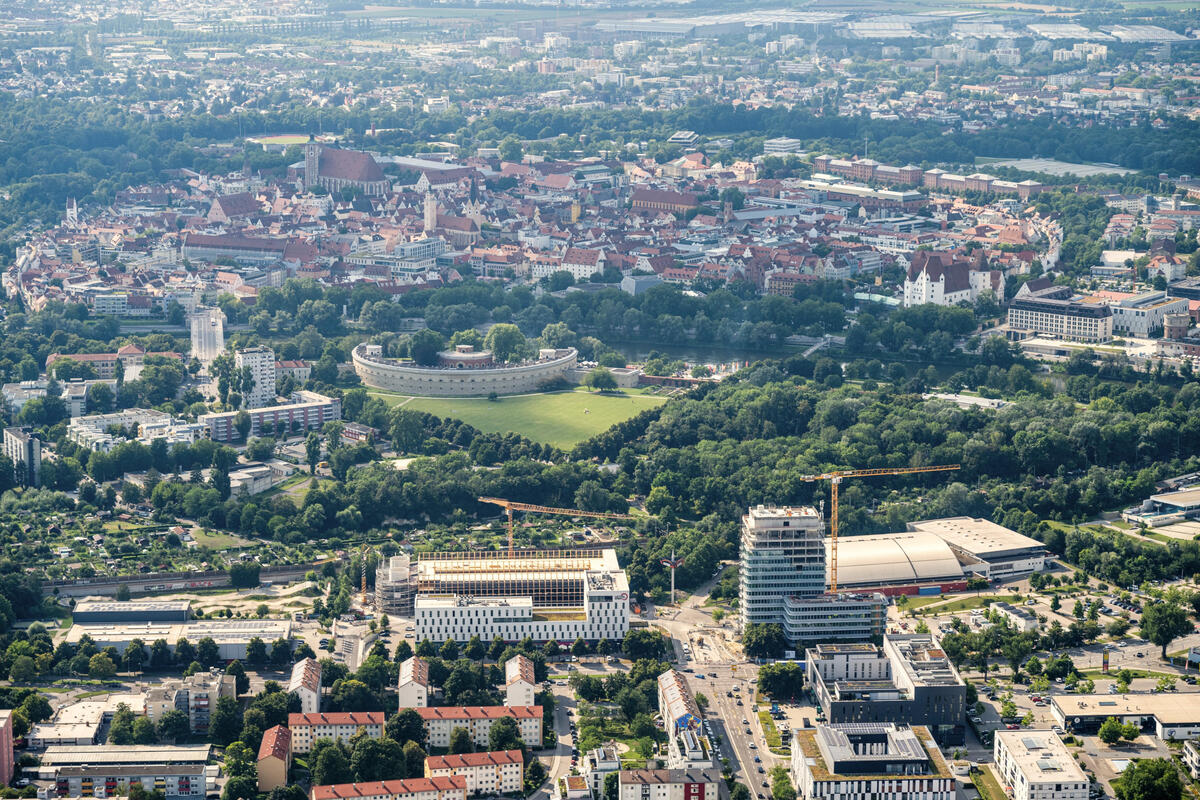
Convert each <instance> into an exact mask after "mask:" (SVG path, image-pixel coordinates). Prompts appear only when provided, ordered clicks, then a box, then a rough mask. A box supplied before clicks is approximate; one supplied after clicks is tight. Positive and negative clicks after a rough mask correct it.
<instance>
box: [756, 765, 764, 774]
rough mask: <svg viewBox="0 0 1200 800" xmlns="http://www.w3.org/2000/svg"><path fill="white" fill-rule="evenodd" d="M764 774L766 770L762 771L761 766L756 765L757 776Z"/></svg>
mask: <svg viewBox="0 0 1200 800" xmlns="http://www.w3.org/2000/svg"><path fill="white" fill-rule="evenodd" d="M764 772H766V770H764V769H763V768H762V764H759V765H758V774H759V775H762V774H763V773H764Z"/></svg>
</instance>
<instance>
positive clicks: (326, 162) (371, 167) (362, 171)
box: [317, 147, 385, 182]
mask: <svg viewBox="0 0 1200 800" xmlns="http://www.w3.org/2000/svg"><path fill="white" fill-rule="evenodd" d="M317 172H318V173H319V175H320V177H322V178H334V179H336V180H343V181H362V182H367V181H382V180H385V178H384V176H383V170H382V169H380V168H379V164H377V163H375V159H374V157H373V156H372V155H371V154H370V153H363V152H360V151H358V150H339V149H338V148H336V147H323V148H321V156H320V161H319V164H318V166H317Z"/></svg>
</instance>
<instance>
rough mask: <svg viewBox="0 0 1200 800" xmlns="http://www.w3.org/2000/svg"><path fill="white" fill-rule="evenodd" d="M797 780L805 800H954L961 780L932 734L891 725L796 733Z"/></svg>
mask: <svg viewBox="0 0 1200 800" xmlns="http://www.w3.org/2000/svg"><path fill="white" fill-rule="evenodd" d="M792 781H793V782H794V783H795V785H796V791H797V794H798V795H799V797H801V798H803V800H843V799H844V798H847V797H851V798H871V800H907V799H908V798H912V797H920V798H922V800H954V798H955V797H956V796H957V781H956V780H955V778H954V775H953V774H952V773H951V772H950V767H949V765H948V764H947V763H946V759H945V757H944V756H943V755H942V751H941V750H939V749H938V746H937V744H936V743H934V741H933V738H932V737H931V736H930V733H929V731H928V729H926V728H924V727H921V726H914V727H909V726H907V725H897V724H895V723H891V722H887V723H851V724H842V725H833V724H831V725H818V726H817V727H815V728H805V729H804V730H798V731H796V732H795V734H794V735H793V737H792ZM848 786H852V787H853V789H849V790H848V789H847V788H846V787H848Z"/></svg>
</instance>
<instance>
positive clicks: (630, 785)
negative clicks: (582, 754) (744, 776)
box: [617, 768, 725, 800]
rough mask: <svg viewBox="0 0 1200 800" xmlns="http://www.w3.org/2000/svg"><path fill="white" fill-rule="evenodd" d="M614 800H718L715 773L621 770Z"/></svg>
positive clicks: (717, 772) (718, 781) (718, 780)
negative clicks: (615, 799)
mask: <svg viewBox="0 0 1200 800" xmlns="http://www.w3.org/2000/svg"><path fill="white" fill-rule="evenodd" d="M619 776H620V777H619V778H618V780H617V789H618V793H617V800H719V798H720V796H721V787H722V786H724V783H725V782H724V780H723V779H722V778H721V772H720V770H718V769H715V768H710V769H623V770H621V772H620V773H619Z"/></svg>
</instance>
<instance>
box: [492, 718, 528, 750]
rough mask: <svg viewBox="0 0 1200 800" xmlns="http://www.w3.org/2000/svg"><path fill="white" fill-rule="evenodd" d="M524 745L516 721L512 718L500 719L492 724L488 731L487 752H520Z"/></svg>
mask: <svg viewBox="0 0 1200 800" xmlns="http://www.w3.org/2000/svg"><path fill="white" fill-rule="evenodd" d="M523 744H524V743H523V742H522V741H521V731H520V729H519V728H518V727H517V721H516V720H515V719H513V718H512V717H501V718H500V719H498V720H496V721H495V722H493V723H492V727H491V728H490V729H489V730H488V750H490V751H497V750H520V749H521V747H522V745H523Z"/></svg>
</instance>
